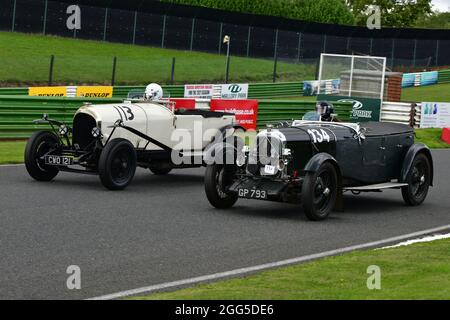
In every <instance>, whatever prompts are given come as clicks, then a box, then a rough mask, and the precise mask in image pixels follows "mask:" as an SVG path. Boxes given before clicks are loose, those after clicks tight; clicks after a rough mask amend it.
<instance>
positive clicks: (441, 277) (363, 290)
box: [137, 239, 450, 300]
mask: <svg viewBox="0 0 450 320" xmlns="http://www.w3.org/2000/svg"><path fill="white" fill-rule="evenodd" d="M449 255H450V240H448V239H446V240H440V241H435V242H431V243H421V244H415V245H412V246H407V247H401V248H393V249H384V250H368V251H361V252H354V253H349V254H345V255H341V256H336V257H330V258H325V259H321V260H317V261H314V262H309V263H305V264H300V265H294V266H290V267H284V268H280V269H275V270H270V271H265V272H261V273H259V274H255V275H251V276H248V277H244V278H238V279H232V280H227V281H220V282H217V283H212V284H204V285H198V286H195V287H193V288H188V289H184V290H179V291H175V292H167V293H159V294H153V295H149V296H145V297H138V298H137V299H155V300H156V299H158V300H172V299H174V300H179V299H194V300H197V299H224V300H232V299H248V300H267V299H269V300H270V299H280V300H285V299H332V300H339V299H450V276H449V274H450V263H449V260H448V257H449ZM371 265H377V266H379V267H380V268H381V290H368V289H367V285H366V283H367V279H368V277H369V275H368V274H367V268H368V267H369V266H371Z"/></svg>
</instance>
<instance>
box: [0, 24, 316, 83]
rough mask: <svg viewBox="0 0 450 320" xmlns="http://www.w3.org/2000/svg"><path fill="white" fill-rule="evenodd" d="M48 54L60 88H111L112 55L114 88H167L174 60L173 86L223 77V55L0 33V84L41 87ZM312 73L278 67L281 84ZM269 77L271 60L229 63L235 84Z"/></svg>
mask: <svg viewBox="0 0 450 320" xmlns="http://www.w3.org/2000/svg"><path fill="white" fill-rule="evenodd" d="M52 54H53V55H55V64H54V81H55V82H56V83H61V84H70V83H73V84H82V83H86V84H90V83H95V84H109V83H110V81H111V74H112V61H113V57H114V56H116V57H117V59H118V60H117V74H116V84H136V85H142V84H144V83H150V82H159V83H167V82H168V81H169V79H170V72H171V65H172V57H175V58H176V59H177V60H176V68H175V81H176V82H177V83H183V84H184V83H189V82H192V83H202V82H203V83H204V82H207V83H209V82H223V81H224V78H225V57H224V56H223V55H222V56H220V55H218V54H208V53H200V52H190V51H179V50H168V49H160V48H152V47H144V46H133V45H126V44H116V43H108V42H99V41H87V40H77V39H70V38H62V37H56V36H42V35H35V34H23V33H10V32H0V61H1V62H2V68H0V83H1V82H3V83H10V84H36V83H43V84H45V83H46V82H47V81H48V74H49V61H50V55H52ZM315 68H316V66H315V65H312V64H311V65H305V64H291V63H284V62H279V63H278V74H279V76H280V77H279V81H302V80H305V79H312V78H314V74H315ZM272 72H273V61H270V60H262V59H248V58H240V57H232V58H231V67H230V77H231V81H233V82H264V81H272Z"/></svg>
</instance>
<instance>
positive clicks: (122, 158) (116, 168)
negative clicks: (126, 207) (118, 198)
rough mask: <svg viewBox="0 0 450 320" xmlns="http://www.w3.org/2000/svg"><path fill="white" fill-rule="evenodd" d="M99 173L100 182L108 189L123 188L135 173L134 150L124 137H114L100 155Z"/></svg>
mask: <svg viewBox="0 0 450 320" xmlns="http://www.w3.org/2000/svg"><path fill="white" fill-rule="evenodd" d="M98 165H99V175H100V180H101V182H102V184H103V185H104V186H105V187H106V188H108V189H110V190H122V189H125V188H126V187H127V186H128V185H129V184H130V182H131V181H132V180H133V177H134V174H135V173H136V151H135V150H134V147H133V145H132V144H131V143H130V142H129V141H128V140H125V139H114V140H112V141H111V142H110V143H108V144H107V145H106V147H105V148H104V149H103V151H102V154H101V155H100V160H99V164H98Z"/></svg>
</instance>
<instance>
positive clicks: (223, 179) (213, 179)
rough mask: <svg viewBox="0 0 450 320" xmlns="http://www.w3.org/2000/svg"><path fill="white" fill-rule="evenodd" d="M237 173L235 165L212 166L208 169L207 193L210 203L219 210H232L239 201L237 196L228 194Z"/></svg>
mask: <svg viewBox="0 0 450 320" xmlns="http://www.w3.org/2000/svg"><path fill="white" fill-rule="evenodd" d="M235 173H236V167H235V166H233V165H217V164H215V165H210V166H208V167H206V173H205V192H206V197H207V198H208V201H209V203H211V205H212V206H214V207H216V208H218V209H227V208H231V207H232V206H233V205H234V204H235V203H236V201H237V200H238V195H237V194H230V193H228V192H226V187H227V186H229V185H230V184H231V182H232V179H233V176H234V175H235Z"/></svg>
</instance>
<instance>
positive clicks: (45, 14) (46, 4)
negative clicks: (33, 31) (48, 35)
mask: <svg viewBox="0 0 450 320" xmlns="http://www.w3.org/2000/svg"><path fill="white" fill-rule="evenodd" d="M47 9H48V0H45V2H44V21H43V22H42V34H44V35H45V32H46V31H47V30H46V29H47Z"/></svg>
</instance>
